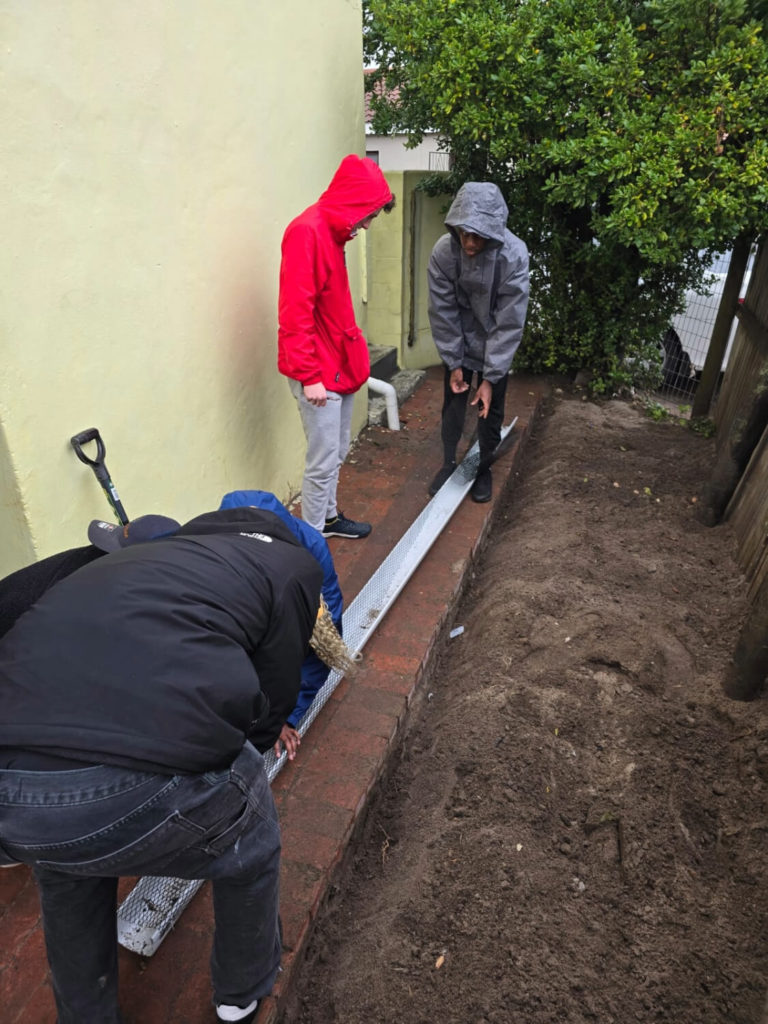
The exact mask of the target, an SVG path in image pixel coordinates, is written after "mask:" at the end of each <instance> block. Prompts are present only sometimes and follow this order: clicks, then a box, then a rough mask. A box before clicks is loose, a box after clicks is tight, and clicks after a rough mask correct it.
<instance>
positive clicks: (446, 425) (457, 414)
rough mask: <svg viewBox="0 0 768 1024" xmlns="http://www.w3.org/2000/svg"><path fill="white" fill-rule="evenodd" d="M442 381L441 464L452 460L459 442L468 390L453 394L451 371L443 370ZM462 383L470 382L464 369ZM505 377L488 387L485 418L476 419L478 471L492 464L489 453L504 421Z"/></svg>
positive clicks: (506, 377) (479, 374) (506, 378)
mask: <svg viewBox="0 0 768 1024" xmlns="http://www.w3.org/2000/svg"><path fill="white" fill-rule="evenodd" d="M444 370H445V376H444V378H443V413H442V426H441V436H442V441H443V462H444V463H449V462H455V461H456V448H457V447H458V444H459V441H460V440H461V433H462V431H463V429H464V419H465V417H466V414H467V402H468V401H469V395H470V392H469V391H462V392H461V393H460V394H458V395H457V394H456V393H455V392H454V391H451V371H450V370H449V369H448V367H447V366H446V367H444ZM461 372H462V375H463V377H464V381H465V383H467V384H470V385H471V383H472V370H468V369H467V368H466V367H465V366H462V368H461ZM482 379H483V375H482V373H478V375H477V383H478V384H480V382H481V381H482ZM507 380H508V376H507V374H504V376H503V377H502V378H501V380H499V381H497V382H496V383H495V384H491V403H490V406H489V409H488V416H487V417H486V418H484V419H481V418H480V417H478V419H477V442H478V447H479V449H480V465H479V467H478V472H479V471H481V470H484V469H488V468H489V466H490V465H491V463H492V462H493V453H494V452H495V451H496V448H497V447H498V444H499V441H500V440H501V424H502V422H503V420H504V399H505V397H506V394H507Z"/></svg>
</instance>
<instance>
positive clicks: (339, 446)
mask: <svg viewBox="0 0 768 1024" xmlns="http://www.w3.org/2000/svg"><path fill="white" fill-rule="evenodd" d="M288 383H289V385H290V388H291V393H292V394H293V397H294V398H295V399H296V403H297V405H298V407H299V413H300V414H301V424H302V426H303V427H304V435H305V437H306V439H307V457H306V462H305V464H304V481H303V483H302V489H301V517H302V519H303V520H304V522H305V523H309V525H310V526H314V528H315V529H316V530H322V529H323V527H324V526H325V521H326V519H333V517H334V516H335V515H337V513H338V509H337V507H336V488H337V486H338V483H339V470H340V469H341V465H342V463H343V462H344V459H345V458H346V457H347V452H348V451H349V444H350V438H351V430H352V407H353V405H354V402H355V396H354V395H339V394H337V393H336V392H335V391H329V392H328V400H327V401H326V403H325V405H323V406H316V405H310V403H309V402H308V401H307V400H306V398H305V397H304V388H303V386H302V385H301V384H300V383H299V381H297V380H290V379H289V381H288Z"/></svg>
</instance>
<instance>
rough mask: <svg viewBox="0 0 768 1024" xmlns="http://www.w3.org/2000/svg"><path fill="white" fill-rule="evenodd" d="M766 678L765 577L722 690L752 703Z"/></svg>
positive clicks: (767, 613)
mask: <svg viewBox="0 0 768 1024" xmlns="http://www.w3.org/2000/svg"><path fill="white" fill-rule="evenodd" d="M766 677H768V575H766V576H765V578H764V579H763V582H762V583H761V584H760V586H759V587H758V590H757V593H756V595H755V598H754V600H753V602H752V605H751V607H750V609H749V612H748V613H747V618H746V621H745V623H744V625H743V626H742V628H741V633H740V634H739V639H738V641H737V643H736V650H735V651H734V653H733V660H732V661H731V665H730V667H729V669H728V672H727V674H726V677H725V679H724V680H723V690H724V692H725V694H726V695H727V696H728V697H733V698H734V700H754V698H755V697H757V696H758V695H759V694H760V692H761V691H762V690H763V688H764V686H765V682H766Z"/></svg>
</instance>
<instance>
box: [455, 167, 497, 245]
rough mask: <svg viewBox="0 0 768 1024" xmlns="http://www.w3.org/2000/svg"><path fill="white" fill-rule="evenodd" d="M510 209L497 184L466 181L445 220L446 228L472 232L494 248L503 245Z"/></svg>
mask: <svg viewBox="0 0 768 1024" xmlns="http://www.w3.org/2000/svg"><path fill="white" fill-rule="evenodd" d="M508 216H509V210H508V208H507V204H506V203H505V202H504V197H503V196H502V194H501V192H500V190H499V187H498V185H494V184H492V183H491V182H490V181H467V182H465V184H463V185H462V186H461V188H460V189H459V191H458V192H457V193H456V198H455V199H454V200H453V202H452V203H451V208H450V210H449V211H448V215H447V216H446V218H445V226H446V227H447V228H448V230H449V231H450V232H451V233H452V234H453V235H454V237H456V231H457V230H458V228H461V229H462V231H471V232H472V233H473V234H475V235H480V237H481V238H487V239H489V240H490V241H491V242H492V243H494V244H495V245H503V244H504V239H505V234H504V232H505V229H506V227H507V217H508Z"/></svg>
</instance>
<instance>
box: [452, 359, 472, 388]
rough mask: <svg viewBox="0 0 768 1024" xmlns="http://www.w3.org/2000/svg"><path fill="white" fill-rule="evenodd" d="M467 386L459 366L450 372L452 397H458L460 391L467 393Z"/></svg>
mask: <svg viewBox="0 0 768 1024" xmlns="http://www.w3.org/2000/svg"><path fill="white" fill-rule="evenodd" d="M468 390H469V384H467V382H466V381H465V380H464V371H463V370H462V368H461V367H460V366H458V367H457V368H456V369H455V370H451V391H452V392H453V393H454V395H460V394H461V393H462V391H468Z"/></svg>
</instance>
